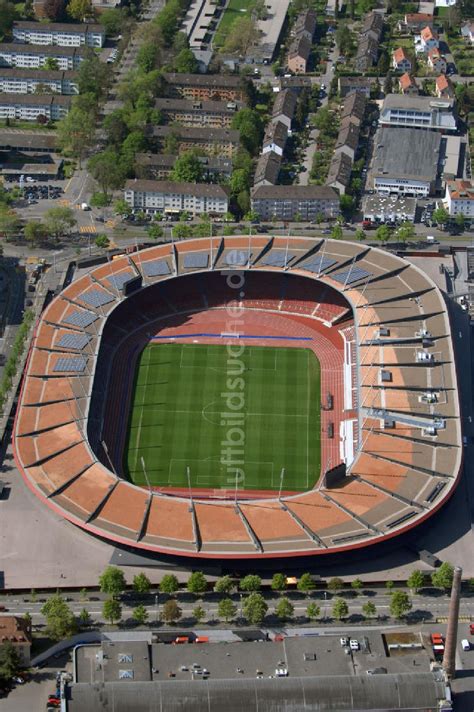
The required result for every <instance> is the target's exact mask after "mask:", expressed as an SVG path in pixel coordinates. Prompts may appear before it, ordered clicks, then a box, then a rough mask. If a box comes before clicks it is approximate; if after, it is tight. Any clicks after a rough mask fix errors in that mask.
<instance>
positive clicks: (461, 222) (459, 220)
mask: <svg viewBox="0 0 474 712" xmlns="http://www.w3.org/2000/svg"><path fill="white" fill-rule="evenodd" d="M454 222H455V223H456V225H457V227H458V228H459V229H460V230H461V232H463V231H464V228H465V226H466V218H465V217H464V215H463V214H462V213H458V214H457V215H456V217H455V218H454Z"/></svg>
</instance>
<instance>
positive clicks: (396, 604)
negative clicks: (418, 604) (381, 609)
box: [390, 591, 412, 618]
mask: <svg viewBox="0 0 474 712" xmlns="http://www.w3.org/2000/svg"><path fill="white" fill-rule="evenodd" d="M411 607H412V606H411V601H410V598H409V596H408V593H407V592H406V591H392V593H391V594H390V614H391V615H392V616H393V617H394V618H403V616H404V615H406V614H407V613H408V611H411Z"/></svg>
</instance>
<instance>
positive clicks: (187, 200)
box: [124, 179, 229, 215]
mask: <svg viewBox="0 0 474 712" xmlns="http://www.w3.org/2000/svg"><path fill="white" fill-rule="evenodd" d="M124 198H125V200H126V201H127V203H128V205H129V206H130V207H131V208H132V210H137V211H140V210H143V211H145V212H146V213H156V212H160V213H180V212H183V211H186V212H188V213H190V214H191V215H200V214H202V213H207V214H208V215H224V214H225V213H226V212H227V211H228V209H229V198H228V195H227V192H226V191H225V189H224V188H223V187H222V186H220V185H212V184H209V183H173V182H170V181H153V180H138V179H135V180H128V181H127V182H126V183H125V190H124Z"/></svg>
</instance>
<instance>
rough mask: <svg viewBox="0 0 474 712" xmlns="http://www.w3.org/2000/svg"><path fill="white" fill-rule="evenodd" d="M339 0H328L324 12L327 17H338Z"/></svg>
mask: <svg viewBox="0 0 474 712" xmlns="http://www.w3.org/2000/svg"><path fill="white" fill-rule="evenodd" d="M336 8H337V0H327V3H326V9H325V11H324V14H325V15H326V17H336Z"/></svg>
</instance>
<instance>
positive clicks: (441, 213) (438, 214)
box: [433, 206, 449, 227]
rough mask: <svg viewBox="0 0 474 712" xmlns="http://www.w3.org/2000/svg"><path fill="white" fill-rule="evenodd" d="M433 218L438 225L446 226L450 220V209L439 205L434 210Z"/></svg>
mask: <svg viewBox="0 0 474 712" xmlns="http://www.w3.org/2000/svg"><path fill="white" fill-rule="evenodd" d="M433 220H434V222H435V223H437V224H438V225H441V227H444V226H445V225H446V223H447V222H448V220H449V213H448V211H447V210H446V209H445V208H443V207H442V206H439V207H438V208H436V209H435V210H433Z"/></svg>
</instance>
